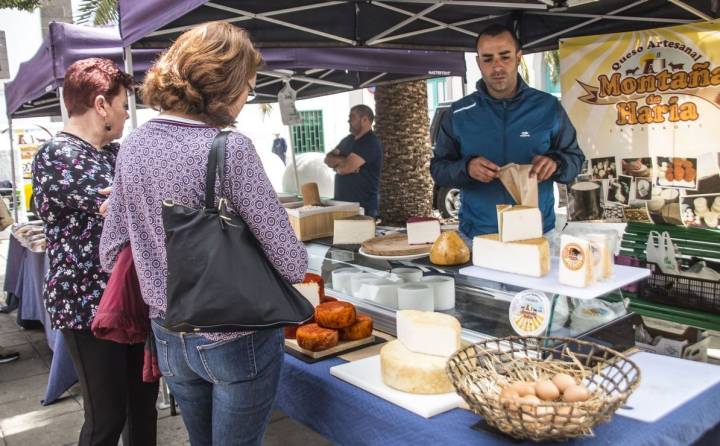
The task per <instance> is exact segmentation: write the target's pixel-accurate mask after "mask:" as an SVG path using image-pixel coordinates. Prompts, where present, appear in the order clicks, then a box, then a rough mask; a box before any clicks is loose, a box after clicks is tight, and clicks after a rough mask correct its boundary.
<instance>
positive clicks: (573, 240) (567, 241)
mask: <svg viewBox="0 0 720 446" xmlns="http://www.w3.org/2000/svg"><path fill="white" fill-rule="evenodd" d="M594 261H595V260H594V259H593V253H592V248H591V246H590V241H589V240H586V239H584V238H580V237H573V236H571V235H567V234H563V235H562V236H560V262H559V263H560V266H559V273H558V274H559V276H558V280H559V282H560V283H562V284H563V285H569V286H574V287H578V288H585V287H588V286H590V285H592V284H593V282H594V281H595V275H594V273H593V263H594Z"/></svg>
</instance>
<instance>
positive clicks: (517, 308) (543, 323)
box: [508, 290, 550, 336]
mask: <svg viewBox="0 0 720 446" xmlns="http://www.w3.org/2000/svg"><path fill="white" fill-rule="evenodd" d="M508 316H509V318H510V325H511V326H512V328H513V330H515V333H517V334H519V335H520V336H541V335H543V334H545V330H547V327H548V324H549V323H550V300H549V299H548V298H547V295H546V294H545V293H544V292H542V291H538V290H524V291H521V292H519V293H517V294H516V295H515V296H514V297H513V299H512V301H510V309H509V310H508Z"/></svg>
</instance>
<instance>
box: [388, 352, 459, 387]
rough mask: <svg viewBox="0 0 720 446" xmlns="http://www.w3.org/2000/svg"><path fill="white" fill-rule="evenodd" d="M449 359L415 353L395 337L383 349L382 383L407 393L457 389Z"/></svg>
mask: <svg viewBox="0 0 720 446" xmlns="http://www.w3.org/2000/svg"><path fill="white" fill-rule="evenodd" d="M446 364H447V358H443V357H440V356H432V355H425V354H422V353H413V352H411V351H410V350H408V349H407V348H405V346H404V345H403V344H402V342H400V341H398V340H395V341H391V342H388V343H387V344H385V346H383V348H382V349H381V350H380V370H381V373H382V380H383V382H384V383H385V384H386V385H388V386H390V387H392V388H394V389H397V390H401V391H403V392H408V393H421V394H435V393H448V392H454V388H453V385H452V383H451V382H450V379H449V378H448V376H447V373H446V372H445V365H446Z"/></svg>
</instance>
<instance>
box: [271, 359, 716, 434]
mask: <svg viewBox="0 0 720 446" xmlns="http://www.w3.org/2000/svg"><path fill="white" fill-rule="evenodd" d="M344 362H345V361H343V360H342V359H339V358H332V359H328V360H325V361H321V362H316V363H314V364H308V363H305V362H303V361H301V360H299V359H296V358H294V357H292V356H290V355H288V354H286V355H285V365H284V368H283V374H282V378H281V379H280V388H279V390H278V396H277V407H278V408H279V409H280V410H282V411H283V412H284V413H285V414H287V415H288V416H290V417H292V418H294V419H295V420H297V421H299V422H301V423H303V424H304V425H306V426H308V427H310V428H311V429H313V430H315V431H317V432H319V433H320V434H321V435H323V436H324V437H326V438H327V439H329V440H330V441H332V442H333V443H337V444H346V445H357V444H362V445H383V446H387V445H408V444H411V445H456V444H457V445H459V444H483V445H504V444H515V443H520V442H518V441H515V440H513V439H512V438H510V437H506V436H504V435H502V434H499V433H496V432H491V431H490V430H483V429H481V430H476V429H473V428H472V426H473V425H475V424H477V423H478V422H480V421H481V420H482V419H481V417H480V416H478V415H476V414H474V413H473V412H470V411H468V410H464V409H454V410H451V411H448V412H445V413H442V414H439V415H436V416H434V417H432V418H429V419H425V418H422V417H420V416H418V415H415V414H413V413H411V412H409V411H407V410H405V409H402V408H400V407H398V406H395V405H394V404H392V403H389V402H387V401H385V400H384V399H382V398H379V397H376V396H375V395H372V394H370V393H367V392H365V391H363V390H361V389H360V388H358V387H355V386H353V385H352V384H348V383H346V382H345V381H342V380H340V379H337V378H335V377H333V376H331V375H330V367H333V366H336V365H339V364H343V363H344ZM594 431H595V436H594V437H587V438H582V439H576V440H571V441H568V442H566V443H565V444H570V445H574V444H582V445H641V444H642V445H657V446H663V445H667V446H676V445H690V444H697V445H712V444H715V445H717V444H720V384H717V385H715V386H713V387H711V388H710V389H708V390H707V391H705V392H703V393H701V394H700V395H698V396H697V397H695V398H693V399H691V400H690V401H688V402H687V403H686V404H684V405H682V406H680V407H679V408H677V409H676V410H674V411H672V412H671V413H669V414H668V415H666V416H665V417H663V418H661V419H660V420H658V421H656V422H654V423H644V422H640V421H637V420H634V419H631V418H627V417H623V416H619V415H616V416H614V417H613V418H612V420H611V421H610V422H608V423H602V424H599V425H598V426H597V427H596V428H595V429H594ZM524 444H536V443H532V442H526V443H524ZM553 444H559V443H553Z"/></svg>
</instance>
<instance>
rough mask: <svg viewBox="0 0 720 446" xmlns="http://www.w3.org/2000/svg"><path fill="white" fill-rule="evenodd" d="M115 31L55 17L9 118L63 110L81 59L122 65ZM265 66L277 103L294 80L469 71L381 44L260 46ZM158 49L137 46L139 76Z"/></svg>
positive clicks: (320, 84)
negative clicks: (61, 96)
mask: <svg viewBox="0 0 720 446" xmlns="http://www.w3.org/2000/svg"><path fill="white" fill-rule="evenodd" d="M120 45H121V42H120V38H119V35H118V32H117V30H115V29H113V28H89V27H84V26H76V25H69V24H66V23H56V22H53V23H51V24H50V35H49V38H47V39H46V40H45V41H44V42H43V44H42V46H41V47H40V49H39V50H38V52H37V53H36V54H35V55H34V56H33V57H32V59H30V60H29V61H27V62H25V63H23V64H21V65H20V69H19V70H18V73H17V75H16V76H15V79H14V80H13V81H12V82H9V83H8V84H7V85H6V89H5V95H6V101H7V110H8V113H9V114H10V116H11V117H14V118H19V117H36V116H53V115H59V114H60V103H59V100H58V97H57V88H58V87H60V86H62V82H63V78H64V77H65V70H66V69H67V67H68V66H69V65H70V64H72V63H73V62H75V61H76V60H80V59H84V58H86V57H107V58H110V59H112V60H113V61H115V62H116V63H117V64H118V66H120V67H121V68H122V67H123V65H122V49H121V47H120ZM260 50H261V52H262V55H263V59H264V60H265V66H264V67H263V69H262V71H261V72H260V73H258V80H257V88H256V92H257V93H258V96H257V99H256V100H255V101H254V102H256V103H259V102H274V101H276V100H277V94H278V92H279V90H280V89H281V88H282V87H283V85H284V81H286V80H287V81H289V82H290V83H291V85H292V86H293V88H295V89H296V90H297V91H298V95H297V97H298V98H299V99H302V98H311V97H316V96H322V95H326V94H332V93H338V92H342V91H350V90H354V89H357V88H364V87H367V86H371V85H379V84H383V83H391V82H402V81H405V80H411V79H422V78H429V77H438V76H464V75H465V58H464V56H463V55H462V54H461V53H452V52H446V51H418V50H401V49H381V48H261V49H260ZM158 52H159V50H153V49H133V51H132V54H133V71H134V73H133V76H134V77H135V79H136V80H137V81H139V80H141V79H142V78H143V77H144V73H145V71H146V70H147V69H148V68H149V67H150V64H151V63H152V61H153V60H154V59H155V57H156V56H157V54H158Z"/></svg>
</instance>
